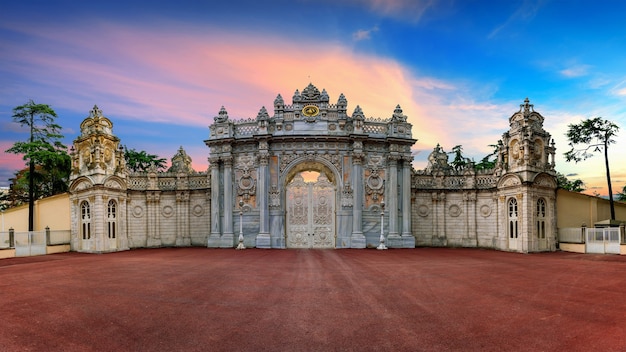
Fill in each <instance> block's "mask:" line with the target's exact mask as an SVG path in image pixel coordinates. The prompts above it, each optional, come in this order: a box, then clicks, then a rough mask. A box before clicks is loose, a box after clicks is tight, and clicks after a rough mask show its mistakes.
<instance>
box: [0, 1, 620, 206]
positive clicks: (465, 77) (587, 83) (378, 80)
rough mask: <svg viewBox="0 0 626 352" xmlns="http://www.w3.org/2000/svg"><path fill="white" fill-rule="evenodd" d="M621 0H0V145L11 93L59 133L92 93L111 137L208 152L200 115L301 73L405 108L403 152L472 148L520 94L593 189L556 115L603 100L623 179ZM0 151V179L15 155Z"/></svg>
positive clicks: (197, 154) (272, 93)
mask: <svg viewBox="0 0 626 352" xmlns="http://www.w3.org/2000/svg"><path fill="white" fill-rule="evenodd" d="M625 18H626V3H624V2H622V1H594V2H589V1H575V0H572V1H549V0H543V1H524V0H520V1H515V0H511V1H458V0H457V1H455V0H441V1H439V0H424V1H421V0H417V1H416V0H389V1H385V0H362V1H359V0H332V1H331V0H329V1H326V0H315V1H312V0H311V1H309V0H294V1H282V0H279V1H241V0H233V1H224V2H215V1H204V2H202V1H133V0H127V1H123V2H121V1H106V2H89V1H83V2H77V1H54V0H49V1H28V0H25V1H19V2H17V1H11V2H9V1H4V0H2V1H0V131H1V133H0V147H1V148H2V150H6V149H7V148H9V147H10V146H11V145H12V144H13V142H15V141H17V140H25V139H26V138H27V134H26V131H23V130H20V129H19V128H17V126H16V125H14V124H12V123H11V115H12V109H13V108H14V107H15V106H18V105H22V104H24V103H25V102H27V101H28V99H33V100H34V101H35V102H37V103H45V104H49V105H51V106H52V107H53V108H54V109H55V110H56V112H57V113H58V115H59V119H58V122H59V124H61V125H62V126H63V132H64V135H65V137H66V144H68V145H69V144H71V141H72V140H74V139H75V138H76V137H77V136H78V132H79V131H78V128H79V125H80V122H81V121H82V120H83V119H84V118H85V117H86V116H87V115H88V113H89V110H90V109H91V108H92V107H93V105H94V104H97V105H98V106H99V107H100V108H101V109H102V110H103V112H104V115H105V116H107V117H108V118H109V119H111V120H112V122H113V124H114V133H115V134H116V135H117V136H118V137H120V138H121V140H122V144H124V145H127V146H128V147H130V148H135V149H138V150H146V151H148V152H150V153H153V154H158V155H160V156H161V157H165V158H168V159H169V158H171V157H172V156H173V155H174V154H175V153H176V151H177V149H178V147H179V146H181V145H182V146H183V147H184V148H185V150H187V152H188V153H189V154H190V155H191V157H192V158H193V164H194V167H195V168H196V169H197V170H199V171H203V170H206V168H207V166H208V162H207V156H208V149H207V147H206V146H205V145H204V142H203V141H204V140H205V139H207V138H208V126H209V125H210V124H211V123H212V122H213V117H214V116H215V115H217V113H218V111H219V109H220V107H221V106H222V105H224V106H225V107H226V109H227V110H228V112H229V115H230V116H231V118H234V119H240V118H248V117H254V116H256V114H257V112H258V111H259V109H260V108H261V106H271V105H272V103H273V100H274V98H275V97H276V95H277V94H279V93H280V94H281V95H282V96H283V97H285V100H286V101H287V102H290V100H291V96H292V94H293V92H294V91H295V90H296V89H300V90H302V88H304V87H306V86H307V85H308V83H309V82H312V83H313V84H314V85H316V86H317V87H318V88H320V89H322V88H325V89H326V90H327V91H328V93H329V95H330V99H331V101H334V100H336V99H337V98H338V96H339V94H340V93H344V94H345V96H346V98H347V99H348V110H349V111H352V110H353V109H354V107H355V106H356V105H357V104H358V105H360V106H361V107H362V108H363V111H364V112H365V114H366V116H368V117H383V118H388V117H390V116H391V114H392V113H393V109H394V108H395V106H396V104H400V105H401V106H402V108H403V110H404V113H405V114H406V115H408V116H409V121H410V122H411V123H412V124H413V136H414V138H417V139H418V142H417V143H416V145H415V148H414V150H415V152H416V157H415V161H414V166H415V167H416V168H424V167H425V166H426V162H425V160H426V157H427V155H428V153H429V152H430V151H431V150H432V148H433V147H434V146H435V145H436V144H437V143H441V145H442V147H443V148H444V149H445V150H448V151H449V150H451V149H452V147H454V146H455V145H458V144H461V145H463V149H464V151H465V154H466V155H467V156H468V157H471V158H474V159H476V160H480V159H481V158H482V157H483V156H484V155H486V154H488V153H489V152H490V151H491V150H490V148H489V147H488V145H489V144H495V143H496V142H497V140H498V139H500V138H501V135H502V133H503V132H505V131H506V130H507V129H508V127H509V126H508V118H509V117H510V116H511V115H512V114H513V113H514V112H516V111H517V110H518V109H519V104H522V102H523V100H524V99H525V98H526V97H528V98H529V99H530V101H531V103H532V104H534V105H535V109H536V111H539V112H540V113H541V114H542V115H543V116H544V117H545V118H546V121H545V126H544V127H545V128H546V130H548V131H549V132H550V133H551V134H552V136H553V138H554V139H555V142H556V147H557V154H558V155H557V160H556V162H557V170H558V171H560V172H562V173H564V174H570V175H574V174H575V176H571V177H572V178H581V179H583V181H585V182H586V184H587V187H588V188H589V191H590V192H598V193H601V194H602V193H603V192H604V193H606V191H605V189H606V185H605V179H604V171H603V160H602V157H601V156H600V155H598V156H596V157H594V158H592V159H590V160H588V161H585V162H582V163H579V164H573V163H566V162H565V161H564V158H563V157H562V154H563V153H564V152H565V151H566V150H567V149H568V145H567V140H566V138H565V136H564V133H565V131H566V129H567V125H568V124H570V123H577V122H579V121H580V120H582V119H586V118H590V117H596V116H602V117H604V118H606V119H609V120H611V121H613V122H615V123H617V124H618V125H619V126H620V127H621V128H622V131H621V133H620V135H619V137H618V139H617V144H615V145H613V146H612V149H611V150H610V159H611V166H612V176H613V181H614V182H613V188H614V189H617V190H620V189H621V188H622V187H623V186H624V185H625V184H626V164H625V163H624V158H625V157H626V148H625V147H626V131H624V130H623V128H626V104H625V103H626V65H625V64H626V25H624V19H625ZM23 165H24V162H23V161H22V160H20V158H19V157H16V156H13V155H9V154H6V153H4V154H0V185H1V186H6V185H8V181H7V179H8V178H9V177H11V176H12V175H13V173H14V172H15V171H16V170H17V169H19V168H21V167H22V166H23Z"/></svg>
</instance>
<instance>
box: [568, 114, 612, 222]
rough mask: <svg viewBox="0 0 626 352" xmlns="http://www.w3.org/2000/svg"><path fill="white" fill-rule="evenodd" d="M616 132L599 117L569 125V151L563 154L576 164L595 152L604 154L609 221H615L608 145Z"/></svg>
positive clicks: (609, 123)
mask: <svg viewBox="0 0 626 352" xmlns="http://www.w3.org/2000/svg"><path fill="white" fill-rule="evenodd" d="M618 131H619V126H617V125H616V124H614V123H613V122H611V121H608V120H604V119H603V118H601V117H596V118H593V119H587V120H582V121H581V122H580V123H579V124H569V125H568V130H567V133H566V136H567V139H568V140H569V141H570V142H569V145H570V147H571V149H570V150H568V151H567V152H565V154H564V155H565V160H567V161H572V160H573V161H574V162H576V163H578V162H580V161H582V160H586V159H588V158H590V157H592V156H593V155H594V153H595V152H603V153H604V166H605V168H606V182H607V185H608V188H609V204H610V206H611V220H615V204H614V202H613V188H612V187H611V172H610V169H609V145H611V144H613V143H615V140H614V139H613V137H615V136H616V135H617V132H618ZM577 145H583V147H582V148H580V149H577V148H576V146H577Z"/></svg>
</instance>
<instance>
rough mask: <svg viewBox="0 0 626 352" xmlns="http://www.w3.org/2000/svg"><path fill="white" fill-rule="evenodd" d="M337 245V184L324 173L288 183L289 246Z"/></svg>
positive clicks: (298, 177)
mask: <svg viewBox="0 0 626 352" xmlns="http://www.w3.org/2000/svg"><path fill="white" fill-rule="evenodd" d="M334 247H335V187H334V185H333V184H332V183H330V182H329V181H328V179H327V178H326V176H324V174H320V176H319V177H318V178H317V181H316V182H305V181H304V179H303V178H302V175H301V174H297V175H296V176H295V177H294V178H293V180H292V181H291V182H290V183H289V185H287V248H334Z"/></svg>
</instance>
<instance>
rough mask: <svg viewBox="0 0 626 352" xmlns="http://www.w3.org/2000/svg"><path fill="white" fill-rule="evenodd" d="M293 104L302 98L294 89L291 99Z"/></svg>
mask: <svg viewBox="0 0 626 352" xmlns="http://www.w3.org/2000/svg"><path fill="white" fill-rule="evenodd" d="M292 100H293V102H294V103H297V102H299V101H301V100H302V96H300V91H299V90H297V89H296V91H295V92H294V93H293V98H292Z"/></svg>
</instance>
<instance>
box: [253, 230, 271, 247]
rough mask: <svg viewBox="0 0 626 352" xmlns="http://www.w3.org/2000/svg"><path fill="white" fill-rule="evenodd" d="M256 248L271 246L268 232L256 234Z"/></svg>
mask: <svg viewBox="0 0 626 352" xmlns="http://www.w3.org/2000/svg"><path fill="white" fill-rule="evenodd" d="M256 248H272V242H271V239H270V234H269V233H260V234H258V235H256Z"/></svg>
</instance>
